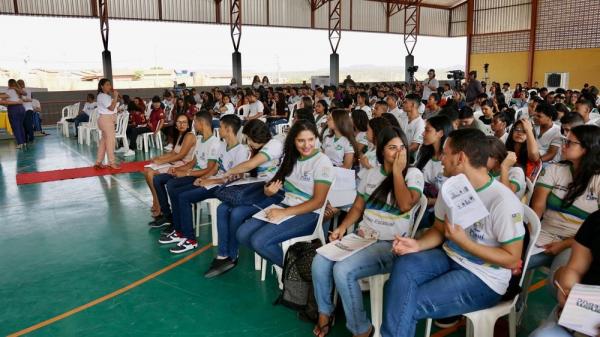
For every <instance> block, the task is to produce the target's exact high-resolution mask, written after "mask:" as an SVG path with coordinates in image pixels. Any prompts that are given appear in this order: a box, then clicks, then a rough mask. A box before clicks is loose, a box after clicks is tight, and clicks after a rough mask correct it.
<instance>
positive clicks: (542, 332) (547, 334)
mask: <svg viewBox="0 0 600 337" xmlns="http://www.w3.org/2000/svg"><path fill="white" fill-rule="evenodd" d="M556 310H557V308H554V310H552V312H551V313H550V316H548V318H547V319H546V320H545V321H544V322H543V323H542V325H540V326H539V327H538V328H537V329H535V330H534V331H533V332H532V333H531V334H530V335H529V337H572V336H573V335H572V334H571V333H570V332H568V331H567V330H565V328H563V327H562V326H560V325H558V318H557V317H556Z"/></svg>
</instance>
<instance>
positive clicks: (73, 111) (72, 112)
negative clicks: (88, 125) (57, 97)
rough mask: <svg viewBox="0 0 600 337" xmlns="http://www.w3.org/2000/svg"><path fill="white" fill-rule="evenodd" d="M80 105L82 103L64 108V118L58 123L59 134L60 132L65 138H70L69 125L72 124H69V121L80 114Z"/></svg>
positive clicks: (62, 112) (62, 113)
mask: <svg viewBox="0 0 600 337" xmlns="http://www.w3.org/2000/svg"><path fill="white" fill-rule="evenodd" d="M79 104H80V103H75V104H71V105H67V106H66V107H64V108H62V111H61V115H62V117H61V119H60V120H59V121H58V122H56V131H57V133H58V132H60V133H62V134H63V136H65V137H69V124H70V123H71V122H68V121H67V119H71V118H75V117H77V114H78V113H79Z"/></svg>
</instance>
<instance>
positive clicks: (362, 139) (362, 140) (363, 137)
mask: <svg viewBox="0 0 600 337" xmlns="http://www.w3.org/2000/svg"><path fill="white" fill-rule="evenodd" d="M356 142H358V143H359V144H363V145H365V146H369V140H368V139H367V133H366V132H363V131H361V132H359V133H358V134H357V135H356Z"/></svg>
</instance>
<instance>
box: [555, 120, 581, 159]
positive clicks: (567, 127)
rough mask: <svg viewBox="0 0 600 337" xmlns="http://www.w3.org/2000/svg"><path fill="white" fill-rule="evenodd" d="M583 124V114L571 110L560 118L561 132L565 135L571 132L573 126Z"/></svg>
mask: <svg viewBox="0 0 600 337" xmlns="http://www.w3.org/2000/svg"><path fill="white" fill-rule="evenodd" d="M583 124H585V123H584V122H583V118H581V115H579V114H578V113H576V112H569V113H568V114H565V115H564V116H563V117H562V118H561V119H560V133H561V134H562V136H563V137H566V136H567V135H568V134H569V132H571V129H572V128H574V127H576V126H579V125H583ZM559 155H560V152H559Z"/></svg>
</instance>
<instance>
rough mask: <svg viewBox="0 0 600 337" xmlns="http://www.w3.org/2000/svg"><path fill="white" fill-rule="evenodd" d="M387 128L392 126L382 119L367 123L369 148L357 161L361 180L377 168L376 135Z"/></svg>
mask: <svg viewBox="0 0 600 337" xmlns="http://www.w3.org/2000/svg"><path fill="white" fill-rule="evenodd" d="M388 126H392V125H391V124H390V122H388V120H387V119H385V118H383V117H375V118H373V119H370V120H369V123H368V124H367V140H368V141H369V146H368V148H367V152H366V153H365V154H364V155H361V156H360V159H359V162H360V171H359V172H358V176H359V177H361V178H362V177H363V176H364V175H365V174H366V173H367V172H368V171H369V169H371V168H373V167H379V162H378V161H377V135H379V133H380V132H381V130H383V129H384V128H386V127H388Z"/></svg>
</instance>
